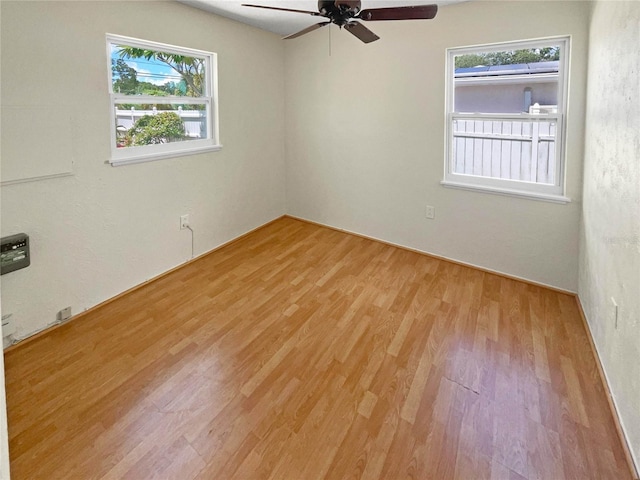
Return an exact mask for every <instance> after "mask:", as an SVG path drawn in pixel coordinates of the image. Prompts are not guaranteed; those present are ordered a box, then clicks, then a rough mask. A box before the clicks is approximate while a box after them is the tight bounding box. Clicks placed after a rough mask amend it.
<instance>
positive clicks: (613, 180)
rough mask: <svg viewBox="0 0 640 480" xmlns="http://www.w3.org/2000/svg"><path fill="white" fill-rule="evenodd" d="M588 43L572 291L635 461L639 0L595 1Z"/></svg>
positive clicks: (639, 403)
mask: <svg viewBox="0 0 640 480" xmlns="http://www.w3.org/2000/svg"><path fill="white" fill-rule="evenodd" d="M589 43H590V48H589V89H588V94H587V124H586V135H585V165H584V176H585V180H584V205H583V221H582V224H581V231H580V277H579V278H580V288H579V295H580V301H581V303H582V305H583V308H584V311H585V314H586V316H587V319H588V321H589V327H590V328H591V332H592V334H593V337H594V340H595V343H596V346H597V349H598V353H599V356H600V359H601V361H602V364H603V367H604V370H605V373H606V376H607V379H608V383H609V386H610V388H611V391H612V395H613V399H614V401H615V404H616V407H617V409H618V413H619V416H620V420H621V422H622V426H623V428H624V430H625V432H626V435H627V438H628V439H629V442H630V445H631V449H632V451H633V454H634V456H635V461H636V465H640V463H639V462H640V109H639V103H638V99H639V98H640V82H639V81H638V64H639V63H640V50H639V46H640V3H638V2H636V1H629V2H624V1H620V2H610V1H601V2H597V3H596V4H595V6H594V9H593V16H592V20H591V29H590V42H589ZM612 297H613V299H615V301H616V303H617V304H618V326H617V328H616V325H615V307H614V304H613V302H612Z"/></svg>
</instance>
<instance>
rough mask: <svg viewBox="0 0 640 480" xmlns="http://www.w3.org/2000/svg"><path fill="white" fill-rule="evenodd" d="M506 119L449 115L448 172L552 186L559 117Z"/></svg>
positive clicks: (525, 115)
mask: <svg viewBox="0 0 640 480" xmlns="http://www.w3.org/2000/svg"><path fill="white" fill-rule="evenodd" d="M506 117H507V116H505V117H502V116H500V115H498V116H495V117H491V118H487V115H482V114H480V115H477V114H454V115H453V116H452V122H453V129H452V130H453V139H452V148H453V160H452V163H453V164H452V166H451V168H452V172H453V173H457V174H463V175H476V176H481V177H491V178H503V179H509V180H520V181H525V182H534V183H543V184H551V185H553V184H555V182H556V134H557V131H558V121H559V117H558V116H552V115H545V116H544V117H538V116H534V115H527V114H523V115H522V116H521V118H513V117H511V116H510V117H511V118H506ZM514 117H515V116H514Z"/></svg>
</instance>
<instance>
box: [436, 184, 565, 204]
mask: <svg viewBox="0 0 640 480" xmlns="http://www.w3.org/2000/svg"><path fill="white" fill-rule="evenodd" d="M440 185H442V186H444V187H447V188H458V189H461V190H470V191H475V192H483V193H491V194H494V195H504V196H508V197H518V198H526V199H529V200H539V201H542V202H552V203H563V204H565V203H570V202H571V199H570V198H569V197H565V196H564V195H551V194H547V193H537V192H526V191H522V190H509V189H507V188H497V187H487V186H483V185H470V184H467V183H458V182H452V181H450V180H442V181H441V182H440Z"/></svg>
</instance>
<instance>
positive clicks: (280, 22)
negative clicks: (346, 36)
mask: <svg viewBox="0 0 640 480" xmlns="http://www.w3.org/2000/svg"><path fill="white" fill-rule="evenodd" d="M178 1H179V2H180V3H184V4H185V5H189V6H191V7H195V8H199V9H201V10H205V11H208V12H213V13H216V14H218V15H221V16H223V17H227V18H231V19H233V20H237V21H239V22H242V23H246V24H248V25H252V26H254V27H258V28H262V29H263V30H268V31H270V32H273V33H277V34H280V35H283V36H284V35H289V34H291V33H295V32H298V31H300V30H302V29H303V28H306V27H308V26H310V25H313V24H314V23H318V22H319V21H320V20H319V19H318V18H317V17H313V16H311V15H305V14H302V13H290V12H282V11H274V10H264V9H262V8H250V7H243V6H242V4H243V3H250V4H254V5H266V6H270V7H280V8H293V9H297V10H307V11H311V12H317V11H318V2H317V1H316V0H178ZM463 1H467V0H437V1H431V0H363V1H362V8H363V9H365V8H380V7H397V6H409V5H429V4H433V3H437V4H438V5H439V6H443V5H449V4H452V3H460V2H463ZM436 18H437V17H436Z"/></svg>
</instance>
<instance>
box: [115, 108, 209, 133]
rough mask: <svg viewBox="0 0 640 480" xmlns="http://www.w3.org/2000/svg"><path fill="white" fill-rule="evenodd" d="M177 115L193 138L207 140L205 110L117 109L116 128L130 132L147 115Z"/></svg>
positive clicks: (186, 131)
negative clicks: (166, 113) (164, 113)
mask: <svg viewBox="0 0 640 480" xmlns="http://www.w3.org/2000/svg"><path fill="white" fill-rule="evenodd" d="M165 111H168V112H174V113H177V114H178V116H179V117H180V119H181V120H182V123H183V124H184V131H185V134H186V135H187V136H188V137H191V138H207V131H206V128H207V112H206V111H204V110H182V109H178V110H156V109H153V110H136V109H135V108H132V109H130V110H121V109H118V108H116V127H118V128H125V129H126V130H129V129H130V128H131V127H133V124H134V123H136V121H137V120H139V119H140V118H142V117H143V116H145V115H155V114H157V113H162V112H165Z"/></svg>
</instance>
